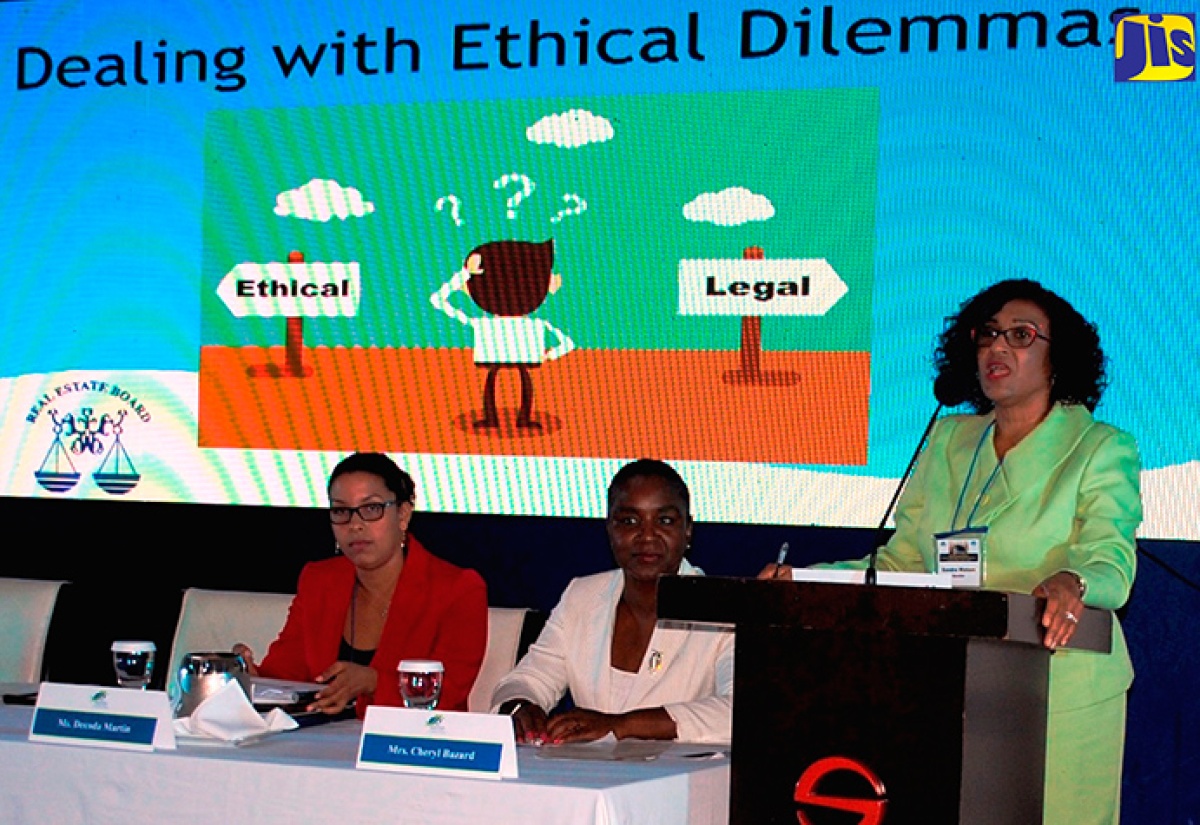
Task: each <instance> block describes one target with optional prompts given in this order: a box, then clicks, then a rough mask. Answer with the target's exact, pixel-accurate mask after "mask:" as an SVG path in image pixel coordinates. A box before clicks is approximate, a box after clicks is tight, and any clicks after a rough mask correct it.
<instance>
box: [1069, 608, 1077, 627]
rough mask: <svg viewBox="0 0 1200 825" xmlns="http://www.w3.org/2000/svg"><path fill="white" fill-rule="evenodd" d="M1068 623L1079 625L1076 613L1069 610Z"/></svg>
mask: <svg viewBox="0 0 1200 825" xmlns="http://www.w3.org/2000/svg"><path fill="white" fill-rule="evenodd" d="M1067 621H1068V622H1070V623H1071V624H1079V617H1078V616H1076V615H1075V614H1074V613H1072V612H1071V611H1070V610H1068V611H1067Z"/></svg>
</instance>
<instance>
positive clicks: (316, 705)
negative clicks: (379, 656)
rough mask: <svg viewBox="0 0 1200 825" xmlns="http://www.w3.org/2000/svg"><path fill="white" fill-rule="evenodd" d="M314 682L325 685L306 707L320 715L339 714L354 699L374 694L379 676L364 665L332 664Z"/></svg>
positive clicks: (372, 669)
mask: <svg viewBox="0 0 1200 825" xmlns="http://www.w3.org/2000/svg"><path fill="white" fill-rule="evenodd" d="M316 681H318V682H320V683H321V684H323V685H325V687H323V688H321V691H320V692H319V693H318V694H317V699H316V701H315V702H313V703H312V704H311V705H309V706H308V709H309V710H319V711H321V712H322V713H329V714H335V713H341V712H342V711H343V710H345V709H346V705H348V704H350V703H351V702H352V701H353V700H354V699H356V698H358V697H359V696H362V695H363V694H369V693H374V692H375V687H376V686H377V685H378V683H379V674H378V673H377V672H376V671H375V669H374V668H371V667H367V666H366V665H356V664H351V663H350V662H334V663H333V664H332V665H330V666H329V667H327V668H325V672H324V673H322V674H321V675H320V676H318V677H317V679H316Z"/></svg>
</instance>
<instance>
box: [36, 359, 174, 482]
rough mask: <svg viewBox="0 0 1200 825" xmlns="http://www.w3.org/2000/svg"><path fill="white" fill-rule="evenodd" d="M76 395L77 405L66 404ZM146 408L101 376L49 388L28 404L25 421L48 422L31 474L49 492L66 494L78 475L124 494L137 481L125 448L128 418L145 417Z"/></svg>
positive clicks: (136, 475) (76, 480)
mask: <svg viewBox="0 0 1200 825" xmlns="http://www.w3.org/2000/svg"><path fill="white" fill-rule="evenodd" d="M75 399H78V401H79V405H78V406H76V405H75V404H72V403H70V402H71V401H72V400H75ZM150 417H151V416H150V410H149V409H148V408H147V407H146V405H145V404H144V403H143V402H141V401H139V400H138V398H137V397H136V396H134V395H133V394H132V393H131V392H130V391H129V390H128V389H125V388H122V387H120V386H118V385H116V384H112V383H110V382H106V381H100V380H82V381H67V382H64V383H62V384H59V385H58V386H55V387H51V388H48V389H47V390H46V391H45V392H43V393H42V394H41V396H39V397H38V398H37V399H36V400H35V401H34V402H33V403H32V404H31V405H30V407H29V412H28V414H27V415H26V416H25V420H26V422H27V423H29V424H35V425H36V424H40V423H42V422H45V423H46V424H48V425H49V430H50V432H49V433H48V435H50V442H49V446H48V447H47V448H46V452H45V456H44V457H43V458H42V462H41V464H40V465H39V466H38V469H37V470H36V471H35V472H34V474H33V475H34V477H35V478H36V479H37V483H38V484H39V485H41V486H42V487H43V488H44V489H45V490H47V491H48V492H51V493H65V492H67V491H68V490H71V489H72V488H74V487H75V485H76V484H78V483H79V482H80V480H81V479H82V478H83V473H81V472H80V467H81V466H84V467H85V469H86V466H85V465H90V466H91V468H92V472H91V474H90V475H91V479H92V481H93V482H94V483H95V484H96V486H97V487H99V488H100V489H101V490H103V491H104V492H106V493H108V494H109V495H114V496H123V495H125V494H126V493H128V492H129V491H130V490H132V489H133V488H134V487H136V486H137V484H138V482H139V481H141V479H142V476H141V473H139V472H138V469H137V467H135V466H134V464H133V459H132V458H131V457H130V455H129V450H128V449H127V448H126V446H125V439H126V438H127V437H128V432H127V428H128V426H129V424H130V423H131V422H134V421H141V422H142V423H148V422H149V421H150Z"/></svg>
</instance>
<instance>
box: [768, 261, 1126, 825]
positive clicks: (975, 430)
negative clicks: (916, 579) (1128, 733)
mask: <svg viewBox="0 0 1200 825" xmlns="http://www.w3.org/2000/svg"><path fill="white" fill-rule="evenodd" d="M935 361H936V366H937V370H938V377H937V390H938V396H939V399H940V400H942V401H944V402H948V403H949V404H950V405H951V406H956V405H958V404H964V403H965V404H968V405H970V406H971V407H973V408H974V409H975V411H976V413H977V414H975V415H954V416H948V417H946V418H944V419H942V420H941V421H939V422H938V424H937V426H936V427H935V428H934V430H933V433H932V434H931V436H930V441H929V445H928V446H927V447H926V449H925V451H924V452H923V453H922V455H921V459H920V461H919V463H918V464H917V469H916V472H915V474H914V475H913V478H912V481H911V483H910V484H909V485H908V488H907V489H906V490H905V492H904V495H903V496H902V497H901V499H900V502H899V505H898V507H897V510H896V533H895V535H894V536H893V537H892V539H891V541H889V542H888V544H887V545H886V546H885V547H884V548H882V550H881V551H880V553H879V567H880V569H883V570H908V571H934V570H936V569H937V555H936V549H935V548H936V538H935V536H936V535H938V534H942V533H947V532H951V531H957V530H964V529H971V530H973V531H974V532H976V533H978V534H982V542H983V559H984V566H983V570H982V586H983V587H985V588H987V589H992V590H1005V591H1010V592H1025V593H1029V592H1032V593H1034V594H1036V595H1039V596H1043V597H1045V599H1046V609H1045V612H1044V613H1043V615H1042V624H1043V625H1044V626H1045V628H1046V634H1045V644H1046V646H1047V647H1049V648H1051V649H1053V650H1055V653H1054V655H1053V656H1052V657H1051V660H1050V708H1049V720H1048V736H1047V752H1046V787H1045V819H1044V821H1045V822H1046V823H1047V825H1083V823H1115V822H1117V820H1118V817H1119V812H1120V791H1121V759H1122V753H1123V751H1124V737H1125V694H1126V691H1127V690H1128V688H1129V685H1130V683H1131V682H1132V680H1133V668H1132V666H1131V665H1130V661H1129V653H1128V651H1127V650H1126V647H1125V639H1124V636H1123V635H1122V633H1121V628H1120V626H1119V625H1118V624H1117V623H1116V622H1115V621H1114V623H1113V644H1112V653H1111V654H1109V655H1103V654H1097V653H1091V652H1087V651H1079V650H1065V649H1062V650H1060V649H1058V648H1061V647H1062V646H1063V645H1065V644H1066V643H1067V642H1068V641H1069V640H1070V638H1071V636H1072V635H1074V633H1075V631H1076V629H1077V628H1078V624H1079V622H1080V621H1081V617H1082V616H1083V609H1082V608H1083V606H1084V605H1085V604H1086V605H1089V606H1092V607H1100V608H1105V609H1109V610H1114V609H1116V608H1118V607H1120V606H1121V605H1123V604H1124V603H1125V601H1126V599H1127V598H1128V597H1129V591H1130V588H1131V587H1132V585H1133V577H1134V568H1135V545H1134V533H1135V531H1136V530H1137V527H1138V524H1140V523H1141V518H1142V505H1141V494H1140V492H1139V487H1138V475H1139V469H1140V465H1139V459H1138V451H1137V444H1136V443H1135V441H1134V439H1133V438H1132V437H1131V436H1130V435H1129V434H1128V433H1125V432H1122V431H1121V430H1118V429H1116V428H1115V427H1111V426H1109V425H1107V424H1102V423H1100V422H1098V421H1095V420H1094V419H1093V418H1092V410H1094V409H1095V407H1096V404H1097V402H1099V400H1100V395H1101V393H1102V392H1103V390H1104V386H1105V372H1104V368H1105V358H1104V354H1103V351H1102V350H1101V348H1100V339H1099V335H1098V334H1097V332H1096V328H1095V327H1094V326H1093V325H1092V324H1090V323H1088V321H1086V320H1085V319H1084V318H1083V316H1081V315H1080V314H1079V312H1077V311H1076V310H1075V309H1074V308H1073V307H1072V306H1071V305H1070V304H1069V303H1067V302H1066V301H1065V300H1064V299H1062V298H1061V297H1059V296H1058V295H1056V294H1054V293H1053V292H1050V291H1049V290H1047V289H1045V288H1043V287H1042V286H1041V285H1040V284H1037V283H1035V282H1033V281H1028V280H1012V281H1004V282H1001V283H999V284H996V285H994V286H992V287H989V288H988V289H986V290H984V291H983V292H981V293H980V294H978V295H976V296H975V297H974V298H972V299H970V300H969V301H967V302H966V303H965V304H963V306H962V308H961V309H960V311H959V313H958V315H957V316H954V317H953V318H951V319H949V321H948V323H947V326H946V329H945V331H944V332H943V333H942V336H941V340H940V342H939V346H938V350H937V353H936V358H935ZM985 528H986V529H985ZM847 566H857V567H861V566H863V563H862V562H857V563H850V564H849V565H847ZM784 572H785V571H774V570H771V569H770V568H768V570H766V571H764V573H765V574H766V575H768V576H773V575H776V574H777V573H778V574H780V575H782V574H784Z"/></svg>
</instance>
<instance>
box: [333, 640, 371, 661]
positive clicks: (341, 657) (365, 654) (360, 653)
mask: <svg viewBox="0 0 1200 825" xmlns="http://www.w3.org/2000/svg"><path fill="white" fill-rule="evenodd" d="M374 658H375V651H374V650H359V649H358V648H357V647H351V646H350V643H349V642H347V641H346V640H345V638H343V639H342V644H341V646H340V647H338V661H339V662H349V663H350V664H352V665H370V664H371V660H372V659H374Z"/></svg>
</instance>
